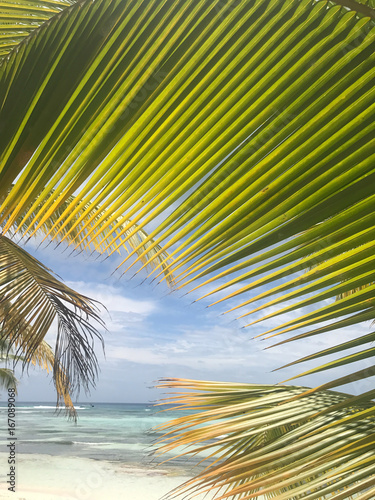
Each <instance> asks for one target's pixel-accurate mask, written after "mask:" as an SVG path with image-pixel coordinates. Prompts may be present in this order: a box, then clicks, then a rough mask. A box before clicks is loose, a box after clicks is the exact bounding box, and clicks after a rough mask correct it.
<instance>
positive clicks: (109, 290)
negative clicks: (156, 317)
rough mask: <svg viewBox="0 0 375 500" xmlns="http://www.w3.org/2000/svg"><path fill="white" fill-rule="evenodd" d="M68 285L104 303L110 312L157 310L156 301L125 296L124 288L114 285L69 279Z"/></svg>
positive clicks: (147, 313) (144, 313)
mask: <svg viewBox="0 0 375 500" xmlns="http://www.w3.org/2000/svg"><path fill="white" fill-rule="evenodd" d="M67 285H68V286H70V287H71V288H73V289H74V290H76V291H77V292H80V293H82V294H83V295H86V296H88V297H90V298H91V299H94V300H97V301H98V302H100V303H101V304H103V305H104V306H105V307H106V309H107V310H108V311H109V312H122V313H130V314H131V313H133V314H140V315H142V316H148V315H149V314H151V313H152V312H154V311H155V310H156V303H155V302H152V301H150V300H135V299H131V298H129V297H125V296H124V294H123V290H122V289H121V288H119V287H115V286H112V285H104V284H101V283H90V282H84V281H68V282H67Z"/></svg>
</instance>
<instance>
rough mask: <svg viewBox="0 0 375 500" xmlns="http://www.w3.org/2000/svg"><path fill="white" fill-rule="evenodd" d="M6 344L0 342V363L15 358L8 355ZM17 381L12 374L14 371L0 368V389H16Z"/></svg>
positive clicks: (2, 341)
mask: <svg viewBox="0 0 375 500" xmlns="http://www.w3.org/2000/svg"><path fill="white" fill-rule="evenodd" d="M7 351H8V344H7V342H5V341H4V340H0V362H1V361H5V360H9V359H14V358H15V356H14V355H12V354H9V353H8V352H7ZM17 384H18V380H17V378H16V376H15V374H14V371H13V370H11V369H9V368H0V387H1V388H3V389H10V388H14V389H16V387H17Z"/></svg>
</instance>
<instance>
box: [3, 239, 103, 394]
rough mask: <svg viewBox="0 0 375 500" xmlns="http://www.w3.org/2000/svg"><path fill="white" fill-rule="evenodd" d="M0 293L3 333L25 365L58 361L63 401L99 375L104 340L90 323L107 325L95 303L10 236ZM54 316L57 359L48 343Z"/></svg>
mask: <svg viewBox="0 0 375 500" xmlns="http://www.w3.org/2000/svg"><path fill="white" fill-rule="evenodd" d="M0 296H1V301H0V319H1V323H0V331H1V337H2V339H5V340H6V341H8V342H9V345H10V346H11V347H12V346H14V347H15V348H16V354H22V355H23V356H24V360H23V365H24V366H26V364H27V363H29V362H38V363H42V364H45V363H47V367H48V364H51V363H53V371H54V381H55V385H56V387H57V390H58V395H59V397H62V398H63V399H65V395H64V394H65V393H64V391H65V392H66V393H67V394H66V397H67V398H69V393H72V392H73V391H75V390H79V388H80V387H81V386H83V387H84V388H85V389H86V390H88V388H89V386H90V385H91V384H93V383H94V381H95V377H96V374H97V358H96V354H95V351H94V347H93V341H94V338H98V339H99V340H100V341H102V336H101V334H100V333H99V332H98V330H97V329H96V328H95V327H94V326H93V325H92V324H90V320H91V321H92V320H93V321H95V322H96V323H97V324H99V325H101V326H103V322H102V321H101V320H100V318H99V316H98V313H97V309H96V306H95V304H94V302H93V301H92V300H90V299H88V298H87V297H85V296H83V295H81V294H79V293H77V292H75V291H74V290H72V289H71V288H69V287H68V286H66V285H64V284H63V283H62V282H61V281H59V280H58V279H57V278H56V277H55V276H53V274H51V272H50V270H49V269H47V268H46V267H45V266H44V265H43V264H41V263H40V262H38V261H37V260H36V259H35V258H33V257H32V256H31V255H29V254H28V253H27V252H26V251H25V250H23V249H22V248H20V247H19V246H17V245H16V244H15V243H13V242H12V241H11V240H9V239H8V238H6V237H5V236H1V237H0ZM54 320H56V323H57V329H58V335H57V340H56V348H55V354H54V358H52V357H51V353H50V352H49V349H48V348H47V347H46V346H45V345H44V346H42V341H43V339H44V337H45V335H46V334H47V332H48V331H49V329H50V328H51V326H52V323H53V321H54ZM41 350H42V351H41ZM63 381H65V383H64V384H63ZM66 401H67V399H66Z"/></svg>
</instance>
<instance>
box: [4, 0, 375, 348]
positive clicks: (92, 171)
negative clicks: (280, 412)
mask: <svg viewBox="0 0 375 500" xmlns="http://www.w3.org/2000/svg"><path fill="white" fill-rule="evenodd" d="M346 3H347V4H348V5H347V6H341V5H336V4H334V3H332V2H328V3H327V2H322V1H317V2H316V1H310V0H294V1H291V2H285V1H283V0H273V1H272V2H269V1H268V0H267V1H265V0H247V1H245V2H241V3H237V2H234V1H233V0H228V1H224V2H223V1H214V2H207V1H201V2H196V3H194V4H192V3H190V2H188V1H186V0H179V1H177V2H172V1H170V0H167V1H166V2H163V3H160V2H152V1H151V2H143V1H139V2H138V1H129V2H124V1H123V0H117V1H114V2H110V3H108V2H105V1H103V0H99V1H96V2H92V1H89V0H86V1H83V2H79V3H78V4H77V5H73V6H71V7H70V8H69V9H65V10H64V11H63V12H61V13H60V14H59V15H58V16H54V17H52V18H51V19H50V20H48V21H47V22H46V23H44V25H43V29H41V30H38V31H37V32H34V33H33V34H32V35H30V36H29V37H27V38H26V39H25V40H24V41H23V42H21V44H20V45H19V47H18V50H17V51H15V50H13V51H11V52H10V53H9V55H8V56H7V57H6V58H5V59H4V61H3V63H2V65H1V67H0V92H1V95H0V103H1V104H0V123H2V124H4V130H3V133H2V134H1V139H0V141H1V144H0V145H1V150H2V154H1V157H0V158H1V160H0V161H1V170H0V181H1V183H0V186H1V187H0V190H1V196H2V198H3V202H2V206H1V216H0V217H1V221H2V223H3V225H4V231H7V230H9V229H11V228H12V227H14V225H15V224H17V226H18V227H20V228H23V229H22V230H24V231H25V230H27V228H31V232H32V233H33V232H35V233H37V232H38V231H39V230H42V228H44V229H43V231H44V232H47V233H48V234H49V235H50V236H51V237H52V238H55V239H57V240H59V241H67V242H70V243H72V244H73V245H75V246H76V247H80V248H83V247H86V248H89V247H90V245H91V244H93V245H94V248H95V247H96V248H98V247H100V250H101V251H106V250H109V252H110V253H112V252H114V251H115V250H116V248H118V247H119V246H120V245H123V244H124V242H125V241H128V240H129V239H130V238H131V235H133V234H135V231H139V230H140V229H142V227H144V226H145V225H146V224H148V223H151V222H153V221H156V220H157V217H158V216H162V217H163V218H164V219H163V220H162V222H161V223H160V224H158V225H157V228H156V229H155V230H154V231H152V232H151V234H150V235H149V236H148V237H146V240H143V241H142V242H141V243H140V244H139V245H138V246H137V248H136V249H133V251H132V253H134V254H135V253H136V251H138V259H140V258H143V257H145V258H146V260H147V256H146V254H147V253H149V252H150V250H152V249H153V250H154V254H153V257H155V256H159V257H161V260H160V261H159V263H158V264H157V266H156V272H155V270H154V275H155V276H156V275H157V273H158V272H160V273H163V272H164V273H165V270H166V269H167V270H169V272H174V273H175V274H178V275H179V276H178V281H179V283H180V286H186V285H189V284H190V283H192V282H193V281H197V280H198V287H201V286H203V284H204V283H205V284H208V283H211V282H213V283H214V282H215V281H217V280H219V282H218V285H217V286H216V287H214V290H213V291H210V292H209V294H210V295H211V294H213V293H215V292H218V291H222V290H225V289H226V288H228V287H229V286H230V285H236V287H237V290H236V291H235V292H233V293H231V294H229V295H227V297H226V299H228V298H238V299H239V300H238V302H237V306H236V307H243V308H245V309H244V314H246V315H247V314H249V313H250V312H249V306H250V304H251V303H252V302H254V301H256V300H258V299H263V298H266V297H267V296H270V295H271V294H274V293H277V292H282V294H281V296H280V297H279V298H278V299H277V300H276V301H273V302H270V303H269V304H267V305H272V306H275V305H279V304H282V302H283V301H285V300H289V299H299V302H298V303H297V304H296V305H293V306H288V308H282V307H280V308H279V311H281V312H287V311H290V310H294V309H298V308H301V307H304V306H308V305H309V306H310V305H312V306H314V305H316V304H317V305H318V306H319V303H321V302H322V300H325V299H327V298H331V297H335V296H336V295H338V294H343V293H345V291H346V290H351V289H353V288H359V287H360V286H362V285H364V284H367V283H369V282H371V277H372V267H373V266H372V254H373V230H372V228H373V223H374V220H373V209H374V195H373V189H372V180H373V178H375V177H374V175H375V174H374V172H373V159H374V153H375V143H374V139H373V132H374V128H373V120H372V116H373V106H374V104H375V103H374V97H375V94H374V78H375V70H374V46H375V45H374V44H375V39H374V33H375V24H374V21H373V18H372V15H367V14H368V13H370V14H371V13H372V10H371V5H369V4H367V5H366V6H365V7H363V6H362V7H360V6H359V7H358V8H357V9H356V5H357V4H356V2H346ZM361 5H362V4H361ZM363 9H365V10H366V9H367V10H366V12H367V14H366V13H365V12H363ZM208 55H209V57H208ZM14 181H16V182H14ZM51 218H52V219H51ZM51 220H52V221H53V222H52V223H51ZM124 220H125V221H129V222H125V223H124ZM16 221H17V222H16ZM103 222H104V223H103ZM134 224H138V226H137V227H135V226H134ZM25 226H27V227H26V228H25ZM46 227H47V229H46ZM107 230H110V232H109V233H107V234H106V236H105V238H104V239H103V238H102V239H101V235H102V234H103V232H105V231H107ZM157 245H159V247H158V246H157ZM142 247H143V248H142ZM166 248H171V250H172V254H171V255H172V256H174V259H173V261H172V260H169V261H167V258H168V257H167V256H165V255H162V252H163V251H164V249H166ZM343 255H344V257H343ZM311 264H315V267H314V269H313V270H311V271H310V272H307V273H305V274H304V275H303V277H302V278H299V277H297V278H293V275H294V274H295V273H296V272H298V271H301V270H303V269H305V268H309V267H310V266H311ZM144 265H145V264H144ZM254 266H256V267H255V268H254ZM261 274H263V277H260V278H259V275H261ZM280 279H283V280H284V281H285V282H284V283H283V284H282V285H277V286H274V287H273V288H272V289H271V290H270V291H269V292H264V293H260V294H257V295H256V296H254V295H253V290H256V289H257V288H259V287H261V286H262V285H270V284H272V283H274V282H276V284H277V283H278V282H279V281H278V280H280ZM372 294H373V287H371V286H370V287H368V288H367V289H365V290H361V291H360V292H358V293H356V294H355V295H353V296H352V297H343V298H342V299H341V300H339V301H337V302H336V303H335V304H333V305H329V306H325V307H323V308H319V307H318V309H317V310H315V311H313V312H310V313H308V314H307V315H305V316H302V317H301V318H300V319H299V320H295V321H294V322H293V325H291V324H289V323H288V324H280V327H279V329H278V330H280V331H286V329H288V331H291V329H295V328H298V327H300V326H312V325H315V324H317V323H319V322H322V321H332V320H336V323H337V322H338V323H337V324H339V325H340V326H341V325H342V323H341V322H342V321H344V320H343V319H342V318H344V317H345V318H347V319H346V320H345V321H346V323H345V324H350V322H358V321H362V320H366V319H368V318H369V317H371V318H374V315H375V311H374V308H373V305H372V302H371V298H372V296H373V295H372ZM304 296H307V297H308V298H307V299H306V298H303V297H304ZM242 297H244V298H242ZM369 299H370V301H369ZM221 300H224V299H221ZM263 307H266V306H262V307H261V308H255V309H254V311H258V310H261V309H262V308H263ZM254 311H252V312H254ZM275 314H278V313H277V312H276V313H272V315H273V316H274V315H275ZM348 315H350V316H349V318H348ZM241 316H243V314H241ZM336 323H334V324H333V328H334V327H336V326H337V324H336ZM363 355H364V356H365V355H366V354H365V353H364V354H363Z"/></svg>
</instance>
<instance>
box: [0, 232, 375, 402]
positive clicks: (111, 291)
mask: <svg viewBox="0 0 375 500" xmlns="http://www.w3.org/2000/svg"><path fill="white" fill-rule="evenodd" d="M62 248H63V247H61V246H59V247H58V248H55V245H54V244H50V245H42V246H41V247H37V245H36V243H35V242H33V241H31V242H29V243H28V244H27V245H26V246H25V249H26V250H27V251H29V252H30V253H31V254H32V255H34V256H35V257H36V258H38V259H39V260H40V261H41V262H43V263H44V264H45V265H46V266H48V267H49V268H51V269H52V270H53V271H54V272H55V273H57V274H58V275H59V276H60V277H61V278H62V279H63V280H64V282H65V283H66V284H67V285H68V286H70V287H71V288H73V289H75V290H76V291H78V292H81V293H83V294H84V295H86V296H89V297H90V298H92V299H95V300H97V301H99V302H101V303H102V304H103V305H104V306H105V308H106V309H107V311H106V310H105V309H104V308H102V309H101V317H102V318H103V320H104V321H105V324H106V328H107V330H106V331H104V330H103V336H104V341H105V355H104V354H103V351H102V349H101V346H100V343H99V342H97V344H96V352H97V355H98V359H99V365H100V373H99V377H98V380H97V383H96V387H95V388H92V389H91V391H90V394H85V393H84V392H81V393H80V394H79V396H78V398H77V399H76V402H80V403H83V402H118V403H122V402H123V403H127V402H129V403H149V402H150V403H152V402H155V401H156V400H158V399H160V398H164V397H165V391H162V390H160V389H156V388H155V385H156V383H157V380H158V379H160V378H161V377H177V378H190V379H199V380H220V381H228V382H247V383H267V384H268V383H272V384H273V383H279V382H281V381H283V380H286V379H287V378H289V377H291V376H293V375H297V374H298V373H301V372H302V371H305V370H307V369H309V368H311V367H313V366H316V365H317V362H316V361H313V362H309V363H304V364H303V365H297V366H294V367H289V368H286V369H283V370H281V371H276V372H275V371H273V370H275V369H276V368H278V367H280V366H282V365H284V364H286V363H289V362H291V361H293V360H295V359H297V358H299V357H301V356H305V355H307V354H310V353H312V352H315V351H317V350H321V349H324V348H327V347H329V346H331V345H334V344H335V343H338V342H343V341H345V340H349V339H350V338H352V337H353V336H354V335H355V336H358V333H363V334H365V333H368V332H369V331H370V323H366V324H362V325H359V326H355V327H350V328H346V329H344V330H340V331H336V332H332V333H330V335H329V336H328V335H324V336H319V337H316V338H311V339H309V340H303V341H299V342H294V343H290V344H286V345H284V346H279V347H275V348H272V349H265V347H268V346H270V345H271V342H270V341H262V340H260V339H254V338H253V337H255V336H256V335H258V334H260V333H262V332H264V331H265V330H266V329H268V328H270V327H272V326H276V325H277V324H278V322H280V321H281V319H284V320H286V319H290V318H292V317H294V316H296V314H297V313H289V316H288V318H286V317H283V318H273V319H271V320H269V321H268V322H266V323H264V324H263V323H260V324H259V325H254V326H253V327H249V328H241V327H242V326H243V325H244V324H246V323H248V321H244V320H236V319H235V318H236V316H237V315H238V314H237V315H236V314H234V313H230V314H226V315H223V314H222V313H223V312H224V311H226V310H227V309H228V305H229V304H226V303H225V302H224V303H221V304H218V305H217V306H214V307H207V305H208V304H210V303H211V302H212V300H209V299H205V300H203V301H198V302H195V303H192V302H193V300H195V299H197V298H198V297H199V293H197V292H194V293H193V294H188V295H186V292H185V291H178V290H177V291H173V292H171V290H170V289H168V287H167V286H166V285H165V283H162V284H160V285H158V286H156V287H155V286H154V283H152V284H151V283H150V281H145V282H143V281H144V278H145V277H146V272H145V271H143V272H141V273H140V274H139V275H137V276H135V277H134V278H131V275H132V274H133V273H132V272H131V273H129V275H124V276H122V277H121V278H120V274H121V273H120V272H118V271H117V272H115V274H113V272H114V271H115V269H116V267H117V266H118V265H119V263H120V262H121V260H122V258H123V257H121V256H118V255H114V256H111V257H110V258H108V259H106V260H104V259H103V258H101V259H99V260H96V259H95V258H94V257H93V256H88V255H85V254H78V253H75V254H73V255H71V251H70V249H67V250H66V249H65V251H63V250H62ZM205 291H206V292H207V291H208V289H206V290H205ZM256 317H257V316H255V318H256ZM258 317H260V315H258ZM266 327H267V328H266ZM55 335H56V328H55V327H53V328H52V329H51V331H50V333H49V334H48V335H47V338H46V340H47V341H48V342H49V343H51V344H53V343H54V339H55ZM353 352H354V350H353ZM333 357H334V356H330V357H329V358H328V357H327V359H322V362H325V361H328V359H333ZM336 357H337V356H336ZM370 364H371V363H370V362H367V361H366V360H364V361H363V362H362V364H361V365H358V366H356V365H357V364H356V365H352V366H350V367H349V368H346V367H343V368H341V369H338V370H336V371H335V373H328V372H322V373H320V374H316V375H313V376H310V377H304V378H300V379H297V380H296V381H295V382H291V383H294V384H297V385H307V386H314V385H318V384H320V383H323V382H326V381H327V380H328V379H329V380H331V379H333V378H336V377H338V376H342V375H345V374H347V373H348V372H350V371H354V370H355V369H359V368H363V367H364V366H370ZM349 370H350V371H349ZM16 372H17V374H18V376H19V377H20V384H19V388H18V399H19V401H51V402H52V401H55V400H56V394H55V389H54V386H53V382H52V377H51V375H47V374H46V373H45V372H43V371H42V370H40V369H39V368H30V369H29V370H28V373H27V374H26V373H25V374H23V375H22V376H21V373H20V371H19V370H16ZM327 373H328V375H327ZM372 380H373V379H368V380H365V381H361V382H357V383H355V384H351V385H350V387H348V386H347V387H345V388H341V389H340V390H342V391H344V390H345V391H347V392H351V393H357V394H358V393H360V392H365V391H366V390H369V389H370V388H371V386H372V384H371V381H372ZM4 397H5V396H4V395H3V396H2V397H1V399H3V398H4Z"/></svg>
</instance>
